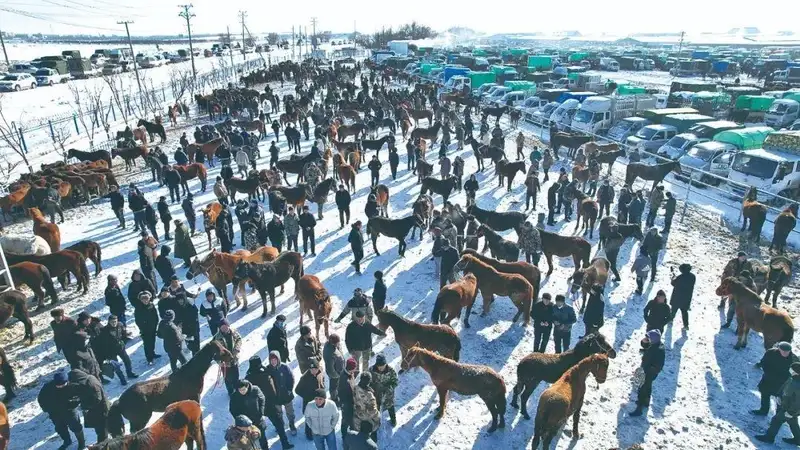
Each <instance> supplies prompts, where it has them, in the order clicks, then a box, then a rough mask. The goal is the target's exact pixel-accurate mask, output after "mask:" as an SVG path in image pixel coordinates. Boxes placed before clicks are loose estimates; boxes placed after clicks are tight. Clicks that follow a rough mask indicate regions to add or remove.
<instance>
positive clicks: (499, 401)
mask: <svg viewBox="0 0 800 450" xmlns="http://www.w3.org/2000/svg"><path fill="white" fill-rule="evenodd" d="M403 362H404V363H405V365H406V367H408V368H409V369H411V368H414V367H422V368H423V369H424V370H425V371H426V372H428V375H430V377H431V381H432V382H433V385H434V386H436V391H437V392H438V393H439V407H438V408H437V411H436V419H441V418H442V416H444V413H445V410H446V408H447V394H448V392H449V391H454V392H458V393H459V394H461V395H477V396H479V397H480V398H481V400H483V401H484V403H486V406H487V407H488V408H489V412H490V413H491V414H492V426H491V427H489V430H488V431H489V432H490V433H492V432H494V431H495V430H497V428H498V427H499V428H505V427H506V420H505V417H504V415H505V413H506V383H505V382H504V381H503V378H502V377H501V376H500V375H498V373H497V372H495V371H494V369H492V368H491V367H489V366H479V365H474V364H462V363H459V362H456V361H453V360H451V359H448V358H445V357H444V356H440V355H437V354H436V353H434V352H432V351H430V350H427V349H424V348H420V347H417V346H414V347H411V348H410V349H408V350H407V351H406V357H405V359H404V360H403ZM498 422H499V423H498Z"/></svg>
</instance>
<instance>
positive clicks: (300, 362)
mask: <svg viewBox="0 0 800 450" xmlns="http://www.w3.org/2000/svg"><path fill="white" fill-rule="evenodd" d="M294 354H295V357H296V358H297V366H298V367H299V368H300V373H305V371H306V370H308V367H309V363H311V362H312V361H314V362H316V363H317V364H319V363H320V361H322V348H321V347H320V345H319V341H317V338H315V337H314V335H313V334H311V328H310V327H309V326H308V325H303V326H302V327H300V337H299V338H297V342H296V343H295V344H294Z"/></svg>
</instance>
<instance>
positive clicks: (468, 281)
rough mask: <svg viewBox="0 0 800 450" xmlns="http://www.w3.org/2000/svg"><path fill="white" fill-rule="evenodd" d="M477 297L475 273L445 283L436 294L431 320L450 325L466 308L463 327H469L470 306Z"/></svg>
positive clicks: (435, 322)
mask: <svg viewBox="0 0 800 450" xmlns="http://www.w3.org/2000/svg"><path fill="white" fill-rule="evenodd" d="M477 297H478V279H477V278H475V275H473V274H471V273H468V274H466V275H464V276H463V277H462V278H461V279H460V280H457V281H455V282H453V283H450V284H447V285H445V286H444V287H443V288H442V289H440V290H439V294H438V295H437V296H436V303H434V305H433V311H432V312H431V322H433V323H434V324H439V322H441V323H443V324H445V325H447V326H450V322H451V321H452V320H453V319H456V318H460V317H461V310H462V309H464V308H467V314H466V315H465V316H464V327H466V328H469V327H470V324H469V316H470V314H472V306H473V305H474V304H475V298H477Z"/></svg>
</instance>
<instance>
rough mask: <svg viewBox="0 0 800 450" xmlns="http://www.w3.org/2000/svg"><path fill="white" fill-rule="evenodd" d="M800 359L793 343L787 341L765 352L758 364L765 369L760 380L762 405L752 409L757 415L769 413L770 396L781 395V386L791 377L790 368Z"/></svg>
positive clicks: (759, 387) (759, 390)
mask: <svg viewBox="0 0 800 450" xmlns="http://www.w3.org/2000/svg"><path fill="white" fill-rule="evenodd" d="M798 361H800V359H798V357H797V356H796V355H795V354H794V352H792V344H791V343H789V342H786V341H783V342H778V343H777V344H775V345H774V346H773V347H772V348H771V349H769V350H767V351H766V352H764V356H762V357H761V360H760V361H759V362H758V364H757V366H758V367H760V368H761V370H763V374H762V375H761V381H759V382H758V392H759V393H760V394H761V407H760V408H759V409H754V410H752V411H750V412H751V413H752V414H755V415H757V416H766V415H767V414H769V408H770V397H772V396H775V397H780V395H781V387H782V386H783V385H784V383H786V380H788V379H789V368H790V367H791V365H792V364H794V363H796V362H798Z"/></svg>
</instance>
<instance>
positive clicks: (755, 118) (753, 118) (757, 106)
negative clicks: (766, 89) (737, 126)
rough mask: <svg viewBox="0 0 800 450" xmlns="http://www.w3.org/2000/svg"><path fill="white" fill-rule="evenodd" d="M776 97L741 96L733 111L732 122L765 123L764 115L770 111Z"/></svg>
mask: <svg viewBox="0 0 800 450" xmlns="http://www.w3.org/2000/svg"><path fill="white" fill-rule="evenodd" d="M774 102H775V97H773V96H771V95H740V96H739V97H738V98H737V99H736V103H735V104H734V106H733V111H731V115H730V117H731V120H733V121H735V122H741V123H744V122H763V121H764V113H766V112H767V111H768V110H769V107H770V106H772V103H774Z"/></svg>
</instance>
